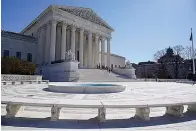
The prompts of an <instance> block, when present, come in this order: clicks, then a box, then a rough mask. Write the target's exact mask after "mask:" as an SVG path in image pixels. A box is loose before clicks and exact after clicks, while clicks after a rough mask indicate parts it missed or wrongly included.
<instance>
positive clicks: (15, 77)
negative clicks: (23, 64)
mask: <svg viewBox="0 0 196 131" xmlns="http://www.w3.org/2000/svg"><path fill="white" fill-rule="evenodd" d="M23 80H42V76H41V75H13V74H2V75H1V81H23Z"/></svg>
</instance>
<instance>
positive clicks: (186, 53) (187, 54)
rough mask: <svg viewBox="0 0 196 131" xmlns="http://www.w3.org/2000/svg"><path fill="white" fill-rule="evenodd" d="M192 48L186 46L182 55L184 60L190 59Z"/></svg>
mask: <svg viewBox="0 0 196 131" xmlns="http://www.w3.org/2000/svg"><path fill="white" fill-rule="evenodd" d="M191 52H192V48H191V46H186V47H185V50H184V55H183V58H184V59H191V58H192V53H191Z"/></svg>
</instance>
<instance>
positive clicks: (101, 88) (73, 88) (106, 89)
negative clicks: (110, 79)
mask: <svg viewBox="0 0 196 131" xmlns="http://www.w3.org/2000/svg"><path fill="white" fill-rule="evenodd" d="M125 88H126V87H125V86H122V85H117V84H73V85H58V84H57V85H49V86H48V90H49V91H52V92H58V93H81V94H97V93H117V92H122V91H124V90H125Z"/></svg>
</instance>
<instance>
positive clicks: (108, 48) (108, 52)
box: [107, 38, 110, 68]
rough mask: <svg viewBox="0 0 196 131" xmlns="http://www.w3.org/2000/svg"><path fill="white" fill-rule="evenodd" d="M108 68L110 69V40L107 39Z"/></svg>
mask: <svg viewBox="0 0 196 131" xmlns="http://www.w3.org/2000/svg"><path fill="white" fill-rule="evenodd" d="M107 67H108V68H110V38H108V39H107Z"/></svg>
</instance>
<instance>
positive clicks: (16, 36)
mask: <svg viewBox="0 0 196 131" xmlns="http://www.w3.org/2000/svg"><path fill="white" fill-rule="evenodd" d="M1 37H5V38H12V39H16V40H22V41H28V42H34V43H36V38H35V37H33V36H28V35H24V34H20V33H15V32H10V31H4V30H2V31H1Z"/></svg>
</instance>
